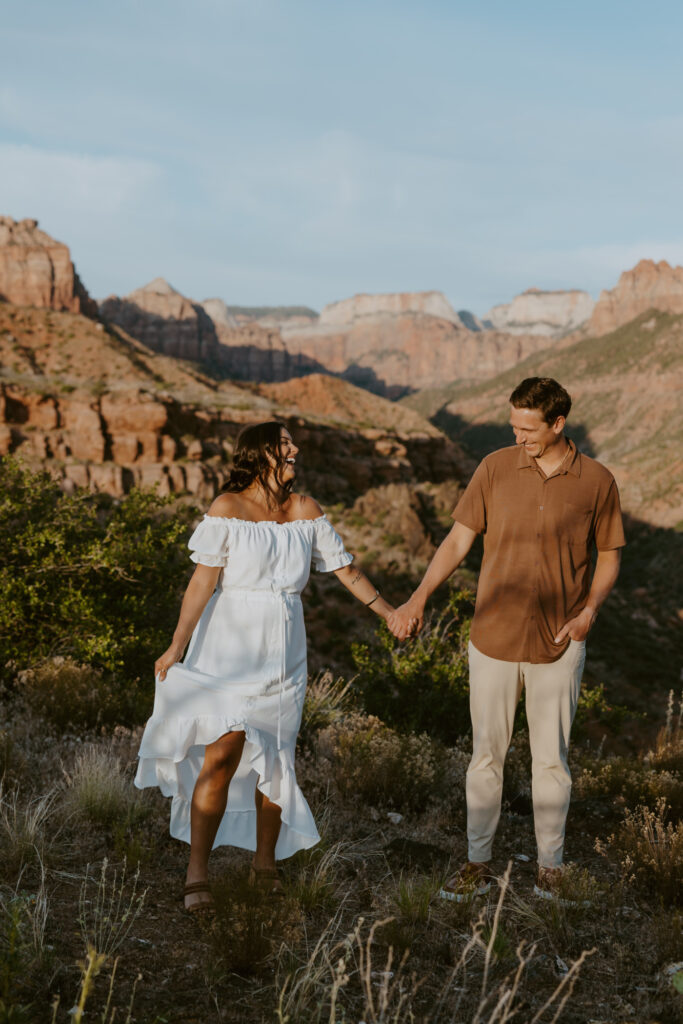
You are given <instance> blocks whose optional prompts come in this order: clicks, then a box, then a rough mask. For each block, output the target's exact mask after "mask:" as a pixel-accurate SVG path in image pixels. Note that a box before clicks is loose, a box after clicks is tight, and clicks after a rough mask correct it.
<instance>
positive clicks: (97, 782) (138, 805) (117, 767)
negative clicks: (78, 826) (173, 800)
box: [64, 743, 148, 826]
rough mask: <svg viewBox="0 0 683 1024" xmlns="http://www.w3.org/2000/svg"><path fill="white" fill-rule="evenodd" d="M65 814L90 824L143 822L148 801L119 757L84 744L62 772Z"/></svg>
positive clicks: (109, 751)
mask: <svg viewBox="0 0 683 1024" xmlns="http://www.w3.org/2000/svg"><path fill="white" fill-rule="evenodd" d="M64 777H65V780H66V785H67V789H66V793H65V797H64V806H65V808H66V810H67V812H68V813H71V814H73V815H75V817H76V818H78V819H79V820H81V821H87V822H90V823H91V824H93V825H104V826H108V825H114V824H116V823H121V824H125V825H128V824H133V823H136V822H138V821H141V820H142V819H144V817H145V815H146V814H147V813H148V802H147V801H146V800H145V795H144V793H141V792H139V791H138V790H136V789H133V787H132V785H131V779H130V777H129V776H128V775H127V774H126V773H125V771H124V769H123V767H122V765H121V761H120V759H119V757H117V756H116V754H114V753H113V752H112V750H111V748H110V747H109V746H108V745H107V746H101V745H97V744H94V743H89V744H87V745H86V746H85V747H84V749H83V750H82V751H81V752H79V753H78V754H77V755H76V758H75V760H74V764H73V767H72V768H71V770H70V771H66V769H65V770H64Z"/></svg>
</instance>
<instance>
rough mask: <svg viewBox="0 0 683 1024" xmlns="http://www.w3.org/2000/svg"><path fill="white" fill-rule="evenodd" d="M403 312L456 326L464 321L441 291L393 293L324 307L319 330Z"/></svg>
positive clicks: (359, 297)
mask: <svg viewBox="0 0 683 1024" xmlns="http://www.w3.org/2000/svg"><path fill="white" fill-rule="evenodd" d="M404 313H418V314H420V313H421V314H423V315H424V316H433V317H437V319H439V320H448V321H449V322H450V323H452V324H455V325H456V327H462V326H463V324H462V321H461V320H460V317H459V316H458V314H457V313H456V312H455V310H454V309H453V307H452V306H451V304H450V302H449V301H448V299H447V298H446V296H445V295H443V294H442V293H441V292H394V293H390V294H388V295H354V296H353V298H351V299H342V300H341V302H332V303H330V305H328V306H325V308H324V309H323V311H322V313H321V314H320V319H319V321H318V326H319V327H320V328H325V327H332V328H335V329H339V327H340V326H350V325H351V324H353V323H355V322H356V321H357V320H364V319H376V318H383V317H385V316H400V315H402V314H404Z"/></svg>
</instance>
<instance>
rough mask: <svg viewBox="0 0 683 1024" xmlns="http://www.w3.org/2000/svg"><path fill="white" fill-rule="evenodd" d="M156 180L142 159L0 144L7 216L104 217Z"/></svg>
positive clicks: (0, 190) (0, 185)
mask: <svg viewBox="0 0 683 1024" xmlns="http://www.w3.org/2000/svg"><path fill="white" fill-rule="evenodd" d="M160 179H161V170H160V168H158V167H157V166H156V165H155V164H154V163H152V162H150V161H147V160H139V159H128V158H121V157H109V156H91V155H88V154H82V153H59V152H54V151H51V150H46V149H40V148H38V147H35V146H27V145H0V202H1V203H2V206H3V211H4V212H5V213H6V214H8V215H10V216H15V217H16V216H27V217H28V216H41V217H43V218H48V219H49V218H50V216H52V215H57V216H58V218H59V219H60V220H61V219H63V216H64V214H65V213H66V214H69V213H77V214H78V217H79V219H82V218H86V217H91V216H94V217H96V218H98V219H100V218H104V219H105V220H106V219H109V218H111V217H115V216H117V215H119V214H121V213H123V212H124V211H125V210H127V209H129V208H130V207H131V206H134V205H136V204H138V203H140V202H141V201H142V200H143V199H144V198H145V196H147V195H149V194H150V192H151V190H152V189H153V187H154V186H156V185H158V184H159V182H160Z"/></svg>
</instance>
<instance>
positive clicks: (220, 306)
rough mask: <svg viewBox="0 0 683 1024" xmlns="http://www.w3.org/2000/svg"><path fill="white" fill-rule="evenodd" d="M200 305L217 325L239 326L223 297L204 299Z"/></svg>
mask: <svg viewBox="0 0 683 1024" xmlns="http://www.w3.org/2000/svg"><path fill="white" fill-rule="evenodd" d="M200 306H201V307H202V309H203V310H204V312H205V313H206V314H207V316H210V317H211V319H212V320H213V322H214V324H215V325H216V327H227V328H232V327H238V326H239V324H238V322H237V319H236V317H234V316H233V315H232V313H231V312H230V310H229V309H228V307H227V306H226V304H225V303H224V302H223V300H222V299H204V301H203V302H201V303H200Z"/></svg>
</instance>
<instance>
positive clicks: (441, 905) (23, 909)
mask: <svg viewBox="0 0 683 1024" xmlns="http://www.w3.org/2000/svg"><path fill="white" fill-rule="evenodd" d="M321 699H322V700H323V703H325V701H326V700H327V698H326V697H325V696H324V695H323V696H322V698H321ZM332 713H334V714H336V711H335V710H334V709H332ZM358 734H360V735H361V742H360V744H359V746H358V747H357V746H356V745H355V744H356V743H357V740H356V738H355V737H356V736H357V735H358ZM45 735H47V734H45ZM45 735H41V731H40V729H36V728H35V722H34V721H33V720H31V724H30V725H29V724H28V720H27V725H26V727H25V728H24V726H22V724H21V722H17V729H16V737H17V738H16V743H15V749H14V750H11V751H10V756H9V758H8V773H9V776H8V779H7V781H6V782H5V786H4V789H3V796H2V804H1V816H0V840H1V842H2V844H3V846H2V851H0V852H2V853H3V856H4V857H5V860H4V861H3V864H7V865H8V866H9V867H11V868H12V872H13V874H12V879H13V880H12V882H11V885H8V886H5V887H4V888H2V889H0V911H1V913H0V1000H2V1001H3V1002H2V1004H1V1005H0V1021H1V1020H3V1019H9V1020H16V1021H22V1020H23V1021H27V1022H30V1021H34V1020H35V1021H40V1022H41V1024H43V1022H45V1021H49V1020H50V1019H52V1020H53V1021H54V1024H62V1022H66V1021H67V1020H68V1019H69V1015H68V1013H67V1008H69V1007H76V1008H77V1009H78V1007H79V1005H80V1011H79V1012H80V1013H81V1018H82V1021H83V1022H85V1021H87V1020H92V1019H94V1020H101V1021H104V1022H105V1024H112V1022H113V1024H122V1022H124V1021H125V1020H126V1019H128V1020H130V1021H132V1020H133V1017H135V1018H136V1019H137V1020H139V1021H141V1022H144V1024H152V1022H154V1021H157V1024H162V1021H166V1022H169V1024H170V1022H173V1024H187V1022H188V1021H190V1020H197V1021H201V1022H202V1024H204V1022H209V1021H213V1020H216V1021H227V1022H234V1024H237V1022H239V1024H265V1022H266V1021H271V1020H273V1019H275V1020H277V1021H281V1022H284V1021H289V1022H290V1024H309V1022H310V1024H322V1022H325V1024H329V1022H333V1024H340V1022H342V1021H346V1022H348V1024H350V1022H352V1021H354V1022H357V1021H361V1020H363V1021H365V1022H366V1024H368V1022H370V1021H373V1022H375V1024H377V1022H379V1021H382V1022H384V1024H388V1022H390V1021H393V1022H394V1024H408V1022H414V1024H448V1022H459V1024H460V1022H462V1024H474V1022H475V1021H476V1022H478V1024H493V1022H496V1024H498V1022H501V1021H510V1020H512V1021H514V1022H515V1024H516V1022H518V1021H523V1022H524V1024H530V1022H531V1021H537V1024H549V1022H550V1021H553V1020H557V1021H562V1022H566V1024H585V1022H586V1021H587V1020H591V1019H596V1020H605V1021H620V1022H622V1021H626V1020H628V1021H629V1022H630V1021H633V1022H637V1024H645V1022H647V1024H650V1022H653V1021H657V1022H658V1024H669V1022H670V1021H671V1022H673V1020H675V1015H676V1013H677V1012H678V1009H679V1008H680V1000H681V996H679V994H678V993H677V992H676V991H675V989H674V988H673V983H672V982H670V981H668V980H665V979H666V978H668V975H666V974H665V971H666V969H667V968H668V967H669V966H670V965H671V964H673V963H676V962H678V960H679V959H680V955H679V952H678V951H679V949H680V943H681V941H682V940H683V931H682V928H683V917H682V916H681V911H676V910H675V908H673V907H669V908H667V906H666V904H667V901H668V902H669V903H670V902H671V901H672V900H673V899H674V898H675V887H676V886H678V887H679V888H680V862H681V859H683V858H682V855H681V849H680V846H679V845H677V844H679V843H680V834H681V826H680V823H677V822H676V821H675V820H674V819H673V818H672V812H671V811H666V812H665V809H664V807H663V806H661V804H660V805H658V804H657V803H656V802H655V803H653V805H652V806H651V807H647V806H645V805H644V806H643V807H641V808H640V809H637V808H635V807H634V808H628V807H625V808H624V811H623V812H621V811H620V809H619V807H618V806H616V805H615V802H614V796H613V787H614V785H615V784H614V782H613V777H609V778H608V777H607V776H605V775H602V774H601V772H602V769H603V768H604V766H605V765H606V764H608V763H611V762H610V761H609V760H607V761H606V760H604V759H603V758H602V756H601V755H600V754H598V755H591V754H590V752H589V753H588V754H582V755H581V756H582V759H583V762H584V769H585V770H586V772H590V777H591V778H592V779H597V780H600V779H602V780H603V782H604V780H605V779H606V780H607V781H606V782H604V788H603V789H602V791H600V787H599V786H598V787H597V788H596V790H595V792H594V793H593V794H592V795H591V796H590V798H588V799H587V801H586V806H588V808H589V809H588V810H587V811H584V810H583V804H582V803H581V801H579V802H578V803H576V804H575V805H574V806H573V807H572V811H571V813H570V831H569V835H568V845H569V850H570V852H571V853H572V855H573V856H574V857H575V858H576V860H577V864H576V865H575V866H573V867H570V868H569V870H568V871H567V873H566V876H565V879H564V881H563V893H562V896H563V899H564V902H563V903H546V902H545V901H541V900H538V899H535V898H534V897H533V895H532V891H531V890H532V885H533V864H532V863H529V864H525V863H524V862H523V861H513V866H512V868H511V869H509V870H508V871H507V872H502V875H501V879H500V885H499V887H498V888H497V889H496V888H495V887H494V891H493V892H492V894H491V896H490V897H488V898H482V899H478V900H475V901H473V902H472V903H471V904H467V905H453V904H451V903H448V902H446V901H442V900H439V899H438V898H436V897H435V892H436V890H437V889H438V888H439V885H440V883H441V881H442V880H443V877H444V876H445V874H446V873H447V872H449V871H450V870H451V869H452V866H453V862H454V861H456V862H457V861H459V860H460V859H461V858H462V857H463V856H464V852H465V837H464V834H463V823H464V819H463V818H462V812H461V810H459V811H458V812H457V813H456V812H454V810H453V808H454V807H457V808H461V804H462V787H463V779H464V770H465V767H466V760H467V746H466V744H463V745H461V746H458V747H457V748H453V749H444V748H440V747H439V746H438V745H432V744H431V743H429V742H425V740H424V738H421V737H403V736H400V734H398V733H394V732H393V731H392V730H387V729H386V727H382V726H381V723H377V722H376V720H374V721H373V720H369V719H367V717H365V716H361V715H359V713H358V712H349V711H348V710H346V709H342V710H340V712H339V717H338V718H337V719H336V721H333V722H332V723H328V724H327V725H326V726H325V728H323V729H322V730H319V731H316V730H315V729H313V728H311V738H312V742H311V745H310V747H309V748H308V749H307V752H306V756H305V757H304V758H302V760H301V768H302V771H301V780H302V783H303V786H304V791H305V792H306V793H307V795H310V792H311V791H313V793H314V794H317V796H316V802H317V806H316V817H317V819H318V824H319V827H320V830H321V834H322V841H321V843H320V844H319V845H318V847H316V848H314V849H312V850H309V851H306V852H303V853H300V854H298V855H297V856H296V857H294V858H292V859H291V860H290V861H289V862H286V863H285V864H284V865H283V881H284V884H285V897H284V898H283V899H282V900H280V901H278V902H275V901H273V900H270V899H268V898H267V897H264V896H263V895H262V894H260V893H258V892H254V891H253V890H251V889H250V888H249V887H248V885H247V884H246V876H247V865H248V860H249V856H248V854H242V853H239V852H235V851H229V850H222V851H217V853H216V856H215V858H214V860H213V862H212V863H213V865H214V866H213V871H214V876H215V877H214V881H215V890H216V896H217V901H218V919H217V922H216V925H215V927H214V928H213V929H203V928H201V927H198V926H197V925H196V923H195V922H192V921H188V920H187V919H186V918H182V917H181V913H182V912H181V910H180V909H179V908H180V904H179V901H178V899H177V897H178V893H179V892H180V889H181V887H182V873H183V869H184V866H185V861H186V855H187V850H186V847H184V846H183V845H181V844H178V843H175V842H174V841H172V840H170V839H169V838H168V834H167V829H168V820H167V805H166V804H164V803H163V801H161V800H159V801H157V802H156V803H155V802H154V800H153V799H151V798H150V802H149V803H148V802H147V795H145V799H144V801H142V802H141V794H139V793H138V792H137V791H135V790H134V789H133V788H132V785H131V772H130V767H129V765H128V761H129V759H130V757H131V754H132V752H133V750H134V748H135V743H136V736H135V735H134V734H132V733H129V732H128V731H125V730H119V731H118V732H117V733H116V735H115V736H113V737H112V738H111V739H106V738H101V739H99V740H97V741H95V742H92V743H89V744H86V745H83V744H79V743H77V742H76V740H75V739H70V738H69V737H62V738H59V737H57V738H55V737H52V738H51V739H50V740H49V742H45ZM339 736H342V737H343V738H344V739H343V741H342V744H341V745H342V748H343V744H344V742H346V741H348V744H349V749H348V750H347V751H344V750H342V753H343V757H342V758H340V755H339V753H338V750H339V747H338V745H337V746H335V745H334V744H332V743H331V738H332V737H339ZM358 751H360V753H359V756H357V757H356V756H355V754H356V752H358ZM679 752H680V728H679V727H678V728H677V719H676V716H675V714H673V713H672V714H671V715H670V716H669V725H668V727H665V728H664V729H663V730H662V732H661V733H660V737H659V739H658V741H657V743H656V744H654V745H653V749H652V751H651V752H650V753H649V754H648V755H647V756H646V757H642V758H638V757H636V756H635V755H634V756H633V757H632V758H631V759H630V764H631V769H630V770H631V771H632V772H634V773H635V774H636V775H637V776H638V777H639V778H641V777H642V778H645V779H647V777H648V774H649V775H651V776H652V777H654V778H655V779H657V780H659V779H660V778H661V776H662V774H663V773H668V774H669V775H670V776H671V778H672V779H674V780H678V770H677V763H678V762H677V758H678V757H679ZM416 754H417V755H419V756H418V757H415V756H414V755H416ZM591 756H592V757H593V760H592V761H591V760H590V758H591ZM411 757H412V758H413V760H412V761H411V760H410V758H411ZM512 757H513V767H516V770H515V772H514V773H513V774H514V776H515V780H514V784H515V786H517V785H518V784H519V783H520V781H521V780H522V778H523V775H524V770H525V765H526V762H527V752H526V747H525V745H524V743H523V742H521V743H520V745H519V747H518V750H517V751H513V755H512ZM437 758H438V759H439V760H438V764H439V770H440V772H441V775H440V776H439V778H442V779H447V780H448V782H447V786H446V788H445V789H444V790H442V791H441V792H440V795H439V797H438V799H432V794H433V792H434V790H435V787H436V788H437V789H438V785H437V783H435V782H434V775H432V774H431V772H432V770H433V764H434V763H437ZM515 758H517V761H518V762H519V764H518V766H517V761H515V760H514V759H515ZM60 759H61V761H62V762H63V764H64V765H66V766H67V767H66V774H65V775H63V780H64V781H63V782H61V783H60V784H58V785H55V781H54V780H55V777H56V776H57V777H59V770H58V766H59V761H60ZM432 759H433V760H432ZM423 762H424V764H426V765H427V770H426V771H424V772H422V768H421V765H422V764H423ZM416 766H417V772H418V778H420V779H421V784H422V785H423V787H424V788H423V789H422V795H423V796H424V795H425V794H426V795H427V796H426V799H427V804H426V805H425V806H422V805H420V804H419V802H418V801H417V800H415V798H414V797H411V798H410V799H409V800H408V801H406V799H405V794H404V793H402V792H401V789H402V787H404V786H405V785H407V783H406V779H407V778H408V776H409V775H410V772H411V771H413V772H414V770H415V767H416ZM430 766H431V767H430ZM344 770H348V772H349V773H350V778H351V780H352V783H350V782H349V778H348V777H345V775H344ZM421 773H422V774H421ZM29 780H30V784H31V786H32V789H29V788H28V784H29ZM378 780H379V781H378ZM648 785H650V786H651V789H650V792H652V793H656V792H657V790H656V786H655V787H653V786H652V784H651V783H648ZM316 787H317V789H316ZM373 787H374V789H373ZM643 791H644V790H643V788H642V786H640V784H639V788H638V792H643ZM367 793H371V794H372V801H373V802H372V803H370V801H369V800H368V798H367V796H366V795H365V794H367ZM591 801H598V802H599V801H606V802H607V803H608V804H609V805H610V807H611V812H610V813H611V814H612V822H613V827H612V832H613V838H610V839H609V840H607V839H605V837H604V835H602V834H601V832H602V820H601V819H598V818H594V817H591V812H590V802H591ZM391 806H401V807H402V808H403V815H404V816H403V819H402V820H401V821H400V822H397V823H393V822H392V821H390V819H389V818H388V815H387V809H388V808H389V807H391ZM600 806H602V805H600ZM157 807H158V808H160V809H162V810H161V813H158V812H157ZM666 815H668V817H666ZM131 823H133V824H131ZM56 835H57V841H56V840H55V836H56ZM122 835H125V836H126V849H127V850H131V849H134V848H135V849H136V850H137V852H138V853H139V855H140V857H139V858H138V856H137V855H136V856H134V858H133V861H132V862H131V863H132V864H133V865H134V864H135V861H136V860H137V859H142V861H143V863H142V866H141V868H140V871H141V874H140V882H139V883H138V882H135V884H134V879H133V878H132V877H131V876H129V880H128V881H125V882H124V879H123V877H122V874H121V867H120V866H118V867H117V868H116V871H114V867H113V866H112V862H113V861H114V860H116V862H117V863H118V864H119V865H120V860H121V844H120V841H119V839H120V837H121V836H122ZM596 838H597V839H602V842H603V844H604V848H603V849H602V853H601V854H600V855H598V854H596V852H595V850H594V843H595V840H596ZM496 850H497V851H498V856H499V858H501V859H502V863H501V860H498V861H497V862H495V863H494V867H495V866H496V865H497V866H498V868H499V869H500V868H501V867H502V864H504V863H505V862H507V860H508V859H510V858H512V857H513V856H514V855H515V854H516V853H518V852H519V851H520V850H527V851H529V852H533V831H532V821H531V818H530V817H528V818H525V817H524V816H523V815H522V816H520V815H519V814H514V813H508V812H507V811H506V810H505V809H504V811H503V815H502V818H501V825H500V828H499V834H498V838H497V846H496ZM150 851H152V853H151V854H150ZM107 858H108V863H106V860H107ZM627 858H630V859H627ZM88 863H90V864H93V865H95V866H94V867H93V868H92V869H87V868H86V867H85V865H87V864H88ZM127 874H128V873H127ZM133 874H134V873H133ZM8 877H9V876H8ZM140 884H143V885H144V887H145V888H147V889H148V890H149V893H148V897H147V899H146V901H145V910H144V913H139V903H138V895H137V889H136V886H137V887H139V885H140ZM653 894H654V895H655V897H656V900H653ZM593 949H595V953H594V954H593V955H592V956H590V957H588V958H584V959H583V960H582V954H583V952H584V950H593ZM574 965H577V966H574ZM138 975H140V976H141V977H140V980H139V981H138ZM136 986H137V987H136ZM133 997H134V999H135V1003H134V1006H135V1009H134V1010H133V1009H132V1008H131V1007H132V1002H131V1000H132V998H133ZM628 1006H630V1007H631V1008H632V1011H633V1012H630V1011H629V1010H628V1009H625V1007H628ZM51 1007H54V1009H51ZM3 1014H4V1017H3ZM70 1019H72V1020H74V1019H76V1020H78V1019H79V1018H78V1016H77V1015H76V1013H75V1012H74V1013H72V1014H71V1018H70Z"/></svg>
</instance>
